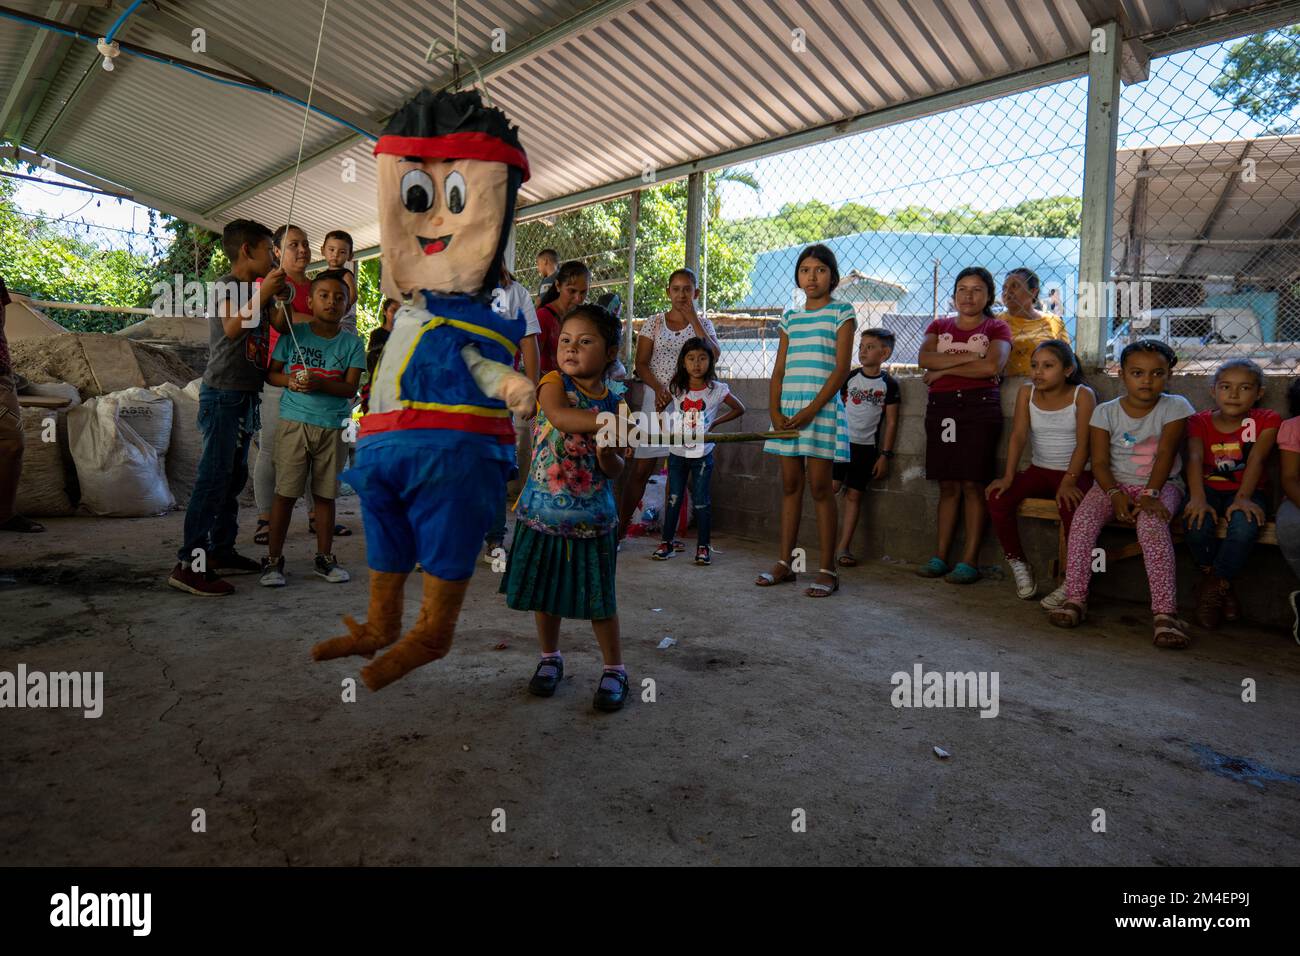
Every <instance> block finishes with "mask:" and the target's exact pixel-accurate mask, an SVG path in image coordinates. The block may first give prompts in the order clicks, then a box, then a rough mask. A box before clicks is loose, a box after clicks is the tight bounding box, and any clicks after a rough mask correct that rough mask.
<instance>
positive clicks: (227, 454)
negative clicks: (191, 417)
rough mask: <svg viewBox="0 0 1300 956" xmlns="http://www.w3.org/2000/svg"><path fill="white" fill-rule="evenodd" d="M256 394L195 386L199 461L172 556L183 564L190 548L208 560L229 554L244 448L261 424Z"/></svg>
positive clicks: (242, 481) (235, 531)
mask: <svg viewBox="0 0 1300 956" xmlns="http://www.w3.org/2000/svg"><path fill="white" fill-rule="evenodd" d="M261 403H262V399H261V396H260V395H259V394H258V393H257V392H240V391H235V390H233V389H226V388H212V387H210V386H209V385H208V384H207V383H204V384H203V385H202V386H200V387H199V431H201V432H202V433H203V457H202V458H200V459H199V474H198V479H197V480H196V481H195V482H194V492H193V494H191V495H190V503H189V507H187V508H186V509H185V543H184V544H183V545H182V546H181V549H180V551H178V552H177V553H176V557H177V558H178V559H179V560H180V561H181V562H183V563H185V564H188V563H189V562H190V561H191V560H192V559H193V556H194V549H195V548H203V549H204V550H205V551H206V552H207V553H208V554H209V555H211V554H222V553H225V552H227V551H233V550H234V549H235V537H236V535H238V533H239V493H240V492H241V491H243V490H244V484H245V482H247V481H248V446H249V443H250V442H251V441H252V439H253V433H254V432H256V431H257V429H258V427H259V426H260V424H261V422H259V421H258V418H259V415H258V409H259V407H260V405H261Z"/></svg>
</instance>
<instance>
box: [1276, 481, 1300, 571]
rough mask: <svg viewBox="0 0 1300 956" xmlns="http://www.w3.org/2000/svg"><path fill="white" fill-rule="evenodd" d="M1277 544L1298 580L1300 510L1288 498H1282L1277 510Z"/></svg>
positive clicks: (1299, 563) (1299, 564) (1299, 567)
mask: <svg viewBox="0 0 1300 956" xmlns="http://www.w3.org/2000/svg"><path fill="white" fill-rule="evenodd" d="M1275 520H1276V522H1277V543H1278V545H1279V546H1280V547H1281V549H1282V556H1283V557H1285V558H1286V561H1287V564H1289V565H1291V571H1292V572H1293V573H1294V574H1295V576H1296V577H1298V578H1300V508H1297V507H1296V506H1295V502H1293V501H1292V500H1291V499H1290V498H1283V499H1282V504H1281V505H1280V506H1278V509H1277V518H1276V519H1275Z"/></svg>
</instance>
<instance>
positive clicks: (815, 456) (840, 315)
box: [754, 244, 857, 597]
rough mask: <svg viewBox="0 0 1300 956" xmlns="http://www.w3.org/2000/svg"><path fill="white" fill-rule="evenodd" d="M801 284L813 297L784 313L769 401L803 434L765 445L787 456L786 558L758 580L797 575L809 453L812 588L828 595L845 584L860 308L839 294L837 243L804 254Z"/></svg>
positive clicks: (783, 423) (782, 422)
mask: <svg viewBox="0 0 1300 956" xmlns="http://www.w3.org/2000/svg"><path fill="white" fill-rule="evenodd" d="M795 283H796V284H797V285H798V286H799V288H800V289H802V290H803V292H804V295H805V296H806V297H807V301H806V302H805V303H804V307H803V308H802V309H787V310H786V311H785V313H784V314H783V315H782V316H781V345H780V347H779V348H778V349H777V352H776V367H775V368H774V369H773V371H772V381H771V384H770V385H769V387H768V400H769V401H768V407H769V409H770V414H771V416H772V427H773V428H776V429H779V430H789V429H796V430H798V432H799V435H798V437H796V438H782V439H770V440H769V441H768V442H767V443H766V444H765V445H764V446H763V450H764V451H765V452H768V453H769V454H773V455H780V456H781V492H782V497H781V557H780V559H779V560H778V561H777V562H776V565H775V566H774V567H773V568H772V570H771V571H765V572H763V573H762V574H760V575H759V576H758V579H757V580H756V581H755V582H754V583H755V584H757V585H758V586H759V587H771V586H772V585H775V584H783V583H785V582H787V581H794V580H795V578H796V574H795V572H794V570H793V569H792V568H791V567H790V556H791V554H792V553H793V551H794V547H795V542H796V541H797V539H798V537H799V515H800V512H802V510H803V486H804V474H805V468H804V461H805V459H807V482H808V487H809V490H810V491H811V493H812V497H813V502H814V503H815V505H816V508H817V537H818V539H819V543H820V545H821V566H820V567H819V568H818V571H817V580H816V581H815V582H814V583H813V584H812V585H811V586H809V587H808V588H807V589H806V590H805V591H804V593H805V594H807V595H808V596H809V597H828V596H829V595H831V594H834V593H835V592H836V591H838V590H839V587H840V579H839V576H838V575H837V574H836V573H835V571H834V570H833V568H834V567H835V530H836V528H835V525H836V518H837V516H836V512H835V495H834V491H833V490H832V481H831V466H832V465H833V464H834V463H835V462H837V461H841V462H847V461H848V460H849V437H848V425H847V423H846V420H845V417H844V402H843V400H842V399H841V398H840V387H841V386H842V385H843V384H844V381H845V379H846V378H847V377H848V374H849V362H850V359H851V358H852V355H853V336H854V332H855V330H856V325H857V323H856V322H855V321H854V312H853V306H851V305H849V304H848V303H846V302H835V301H833V300H832V299H831V293H832V292H833V291H835V287H836V286H837V285H839V283H840V270H839V265H838V264H837V263H836V261H835V253H833V252H831V250H830V249H828V248H826V247H825V246H823V245H820V244H818V245H814V246H809V247H808V248H807V249H805V250H803V252H801V253H799V258H798V260H797V264H796V265H795Z"/></svg>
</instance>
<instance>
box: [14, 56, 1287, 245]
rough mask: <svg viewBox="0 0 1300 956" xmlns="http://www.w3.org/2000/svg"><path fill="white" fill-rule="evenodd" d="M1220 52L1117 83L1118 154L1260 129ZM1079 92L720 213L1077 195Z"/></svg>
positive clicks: (830, 162)
mask: <svg viewBox="0 0 1300 956" xmlns="http://www.w3.org/2000/svg"><path fill="white" fill-rule="evenodd" d="M1228 46H1229V44H1218V45H1214V46H1208V47H1202V48H1200V49H1198V50H1191V51H1187V52H1184V53H1180V54H1176V55H1174V56H1170V57H1166V58H1164V59H1162V60H1157V61H1155V62H1153V63H1152V65H1151V78H1150V79H1149V80H1148V81H1147V82H1146V83H1142V84H1135V85H1133V86H1127V87H1125V88H1124V90H1123V97H1122V105H1121V112H1120V148H1132V147H1135V146H1141V145H1148V144H1160V143H1166V142H1198V141H1204V140H1220V139H1237V138H1242V137H1249V136H1254V135H1257V134H1258V133H1260V132H1261V131H1262V130H1261V128H1260V127H1259V125H1258V124H1256V123H1254V122H1253V121H1252V120H1250V118H1249V117H1247V116H1245V114H1243V113H1240V112H1237V111H1235V110H1233V109H1232V108H1231V106H1229V105H1228V104H1227V103H1226V102H1225V101H1224V100H1222V99H1221V98H1219V97H1218V96H1216V95H1215V94H1214V93H1213V92H1212V91H1211V90H1210V83H1211V82H1213V80H1214V79H1215V78H1216V77H1217V76H1218V75H1219V73H1220V72H1221V69H1222V63H1223V57H1224V54H1225V52H1226V49H1227V47H1228ZM1085 95H1086V81H1085V80H1084V79H1078V80H1073V81H1070V82H1068V83H1060V84H1056V85H1054V86H1051V87H1046V88H1043V89H1039V90H1033V91H1029V92H1026V93H1020V94H1017V95H1015V96H1011V97H1004V98H1002V99H1000V100H995V101H991V102H987V103H981V104H975V105H972V106H968V107H963V108H961V109H958V110H952V111H949V112H947V113H943V114H940V115H937V116H932V117H926V118H924V119H920V120H915V121H912V122H910V123H905V124H901V125H898V126H893V127H889V128H886V129H881V130H875V131H872V132H869V133H864V134H859V135H857V136H853V137H846V138H844V139H839V140H833V141H831V142H827V143H822V144H820V145H818V146H813V147H809V148H806V149H803V150H799V151H797V152H792V153H786V154H783V155H780V156H773V157H768V158H766V159H763V160H759V161H757V162H753V163H748V164H746V165H744V166H741V167H739V168H740V169H742V170H744V171H746V172H749V173H752V174H753V175H754V176H755V177H756V178H757V179H758V181H759V183H760V185H761V187H762V188H761V190H760V191H759V192H757V193H755V192H754V191H753V190H752V189H750V188H748V187H746V186H742V185H738V184H730V183H724V184H723V185H722V186H721V195H722V200H723V205H722V214H723V217H724V218H726V219H734V218H741V217H745V216H753V215H767V214H771V213H774V212H776V211H777V210H778V209H780V207H781V206H782V205H784V204H785V203H788V202H803V201H808V200H811V199H820V200H822V201H823V202H826V203H829V204H831V205H833V206H838V205H840V204H841V203H843V202H845V201H850V200H852V201H855V202H860V203H863V204H866V205H871V206H874V207H876V208H877V209H880V210H886V211H887V210H890V209H896V208H899V207H902V206H906V205H910V204H916V205H924V206H929V207H931V208H935V209H949V208H952V207H954V206H958V205H961V204H963V203H965V204H970V205H972V206H974V207H976V208H978V209H994V208H997V207H1000V206H1006V205H1013V204H1015V203H1016V202H1019V201H1021V200H1023V199H1029V198H1036V197H1040V196H1049V195H1072V196H1078V195H1080V194H1081V192H1082V182H1083V140H1084V117H1085ZM41 175H42V176H43V177H48V178H50V179H55V180H58V179H60V178H59V177H54V176H52V175H51V174H50V173H48V172H44V171H43V172H42V173H41ZM16 198H17V202H18V205H19V207H20V208H21V209H22V210H24V211H25V212H29V213H43V214H45V215H48V216H51V217H55V218H60V217H63V218H68V219H72V220H75V221H77V222H80V221H81V220H83V219H84V220H85V221H86V222H87V223H91V224H97V225H100V226H102V227H104V228H103V229H92V230H91V232H90V234H89V238H92V239H96V240H97V241H100V242H101V244H107V245H111V246H112V247H114V248H127V247H131V246H134V247H135V248H136V250H137V251H141V252H145V251H148V249H149V246H150V244H149V243H148V242H147V240H145V239H143V238H140V237H133V236H131V235H129V234H128V233H129V232H145V231H147V229H148V223H149V219H148V211H147V209H146V208H145V207H143V206H140V205H138V204H136V203H132V202H128V201H121V202H119V201H118V200H116V199H109V198H107V197H102V196H94V195H92V194H89V193H83V192H78V191H75V190H70V189H59V188H57V187H55V186H53V185H42V184H35V183H26V182H23V183H21V184H20V186H19V188H18V193H17V197H16ZM115 230H122V231H115Z"/></svg>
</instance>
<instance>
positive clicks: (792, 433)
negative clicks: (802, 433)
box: [700, 428, 799, 443]
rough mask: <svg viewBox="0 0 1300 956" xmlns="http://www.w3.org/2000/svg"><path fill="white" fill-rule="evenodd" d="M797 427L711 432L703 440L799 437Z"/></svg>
mask: <svg viewBox="0 0 1300 956" xmlns="http://www.w3.org/2000/svg"><path fill="white" fill-rule="evenodd" d="M798 437H799V432H798V430H797V429H794V428H791V429H788V430H786V431H773V432H709V433H708V434H706V435H705V436H704V437H703V438H702V439H700V440H701V441H706V442H715V443H719V442H721V443H726V442H733V441H767V440H768V439H769V438H798Z"/></svg>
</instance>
